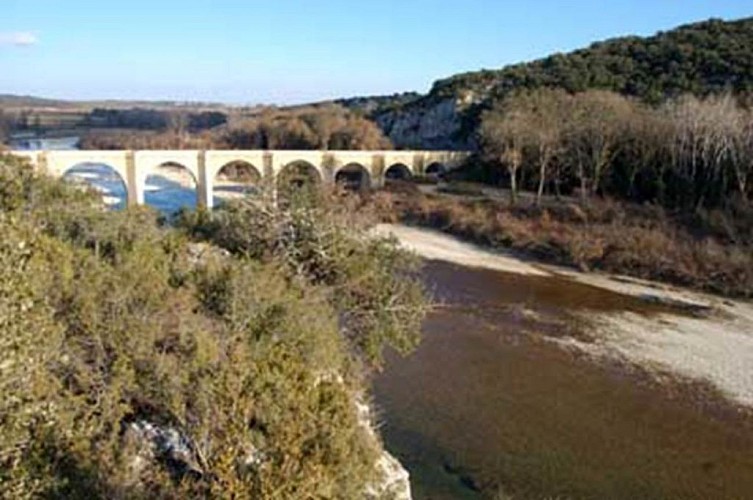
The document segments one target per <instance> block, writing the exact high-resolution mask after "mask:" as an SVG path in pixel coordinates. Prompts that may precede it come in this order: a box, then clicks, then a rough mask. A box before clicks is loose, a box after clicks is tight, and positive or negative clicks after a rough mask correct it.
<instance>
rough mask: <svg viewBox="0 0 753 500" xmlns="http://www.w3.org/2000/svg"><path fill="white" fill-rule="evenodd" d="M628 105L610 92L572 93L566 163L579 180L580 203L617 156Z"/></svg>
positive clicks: (621, 98)
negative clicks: (572, 166)
mask: <svg viewBox="0 0 753 500" xmlns="http://www.w3.org/2000/svg"><path fill="white" fill-rule="evenodd" d="M631 112H632V103H631V102H630V101H628V100H627V99H626V98H625V97H622V96H620V95H618V94H615V93H613V92H606V91H601V90H591V91H587V92H583V93H581V94H576V95H575V96H574V97H573V106H572V108H571V112H570V116H569V119H568V126H567V146H568V152H569V156H570V158H569V159H570V161H571V162H572V163H573V164H574V166H575V170H576V174H577V176H578V178H579V180H580V190H581V197H582V200H583V201H584V202H585V201H586V200H587V197H588V195H589V194H594V193H596V192H598V191H599V187H600V184H601V181H602V179H603V177H604V175H605V173H606V171H607V170H608V169H609V167H610V166H611V164H612V161H613V159H614V157H615V155H616V154H617V152H618V150H619V147H620V144H621V139H622V133H623V131H624V127H625V122H626V118H627V117H628V116H629V115H630V113H631Z"/></svg>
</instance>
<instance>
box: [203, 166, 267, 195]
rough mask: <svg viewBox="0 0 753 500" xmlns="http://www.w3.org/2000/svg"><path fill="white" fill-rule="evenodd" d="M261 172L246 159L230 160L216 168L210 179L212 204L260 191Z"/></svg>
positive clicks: (255, 193) (256, 193)
mask: <svg viewBox="0 0 753 500" xmlns="http://www.w3.org/2000/svg"><path fill="white" fill-rule="evenodd" d="M262 179H263V176H262V173H261V170H260V169H259V168H257V167H256V166H255V165H254V164H253V163H251V162H250V161H246V160H231V161H228V162H227V163H225V164H224V165H222V166H221V167H220V168H219V169H217V173H216V174H215V176H214V179H213V181H212V196H213V198H214V203H213V205H215V204H216V202H218V201H219V202H221V201H223V200H226V199H230V198H235V197H239V196H248V195H252V196H253V195H258V194H260V193H261V187H262V186H261V185H262Z"/></svg>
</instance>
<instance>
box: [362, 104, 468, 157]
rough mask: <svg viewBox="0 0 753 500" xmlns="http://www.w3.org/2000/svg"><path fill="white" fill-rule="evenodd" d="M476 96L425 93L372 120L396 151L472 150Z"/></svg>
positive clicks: (380, 113) (376, 115) (377, 115)
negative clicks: (398, 149) (397, 149)
mask: <svg viewBox="0 0 753 500" xmlns="http://www.w3.org/2000/svg"><path fill="white" fill-rule="evenodd" d="M479 97H480V96H476V95H475V94H474V93H464V94H462V95H460V96H457V95H448V96H437V95H434V94H429V95H427V96H425V97H423V98H420V99H417V100H415V101H412V102H410V103H407V104H405V105H403V106H400V107H397V108H394V109H390V110H387V111H383V112H378V113H376V114H375V115H374V119H375V120H376V122H377V123H378V124H379V126H380V127H381V128H382V130H384V132H385V134H386V135H387V136H388V137H389V138H390V140H391V141H392V143H393V144H394V146H395V147H397V148H400V149H449V150H468V149H473V148H474V143H475V141H474V134H473V131H474V129H475V126H474V120H475V119H476V117H477V116H478V113H477V109H478V104H479V103H480V101H481V100H480V99H479Z"/></svg>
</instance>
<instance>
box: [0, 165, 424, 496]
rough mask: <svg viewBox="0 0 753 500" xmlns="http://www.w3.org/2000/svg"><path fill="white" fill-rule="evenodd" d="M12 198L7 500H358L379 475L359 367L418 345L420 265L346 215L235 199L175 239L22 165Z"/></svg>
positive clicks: (4, 366)
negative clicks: (363, 412) (362, 413)
mask: <svg viewBox="0 0 753 500" xmlns="http://www.w3.org/2000/svg"><path fill="white" fill-rule="evenodd" d="M0 207H2V210H1V211H0V231H1V232H2V234H3V238H2V240H1V241H0V348H2V350H3V353H4V359H3V362H2V363H0V389H1V390H2V393H3V398H2V401H0V424H2V425H1V426H0V492H2V496H3V497H6V498H22V497H40V496H42V497H50V498H92V497H94V498H125V497H128V498H133V497H145V498H151V497H160V498H186V497H197V496H198V497H207V498H229V497H232V498H311V497H316V498H358V497H361V496H363V492H364V490H365V487H366V485H367V484H369V483H370V482H372V481H374V480H375V479H376V478H375V474H376V472H375V467H374V464H375V460H376V458H377V444H378V443H376V442H375V441H374V439H373V437H371V435H370V434H369V432H368V431H367V429H366V428H364V426H363V425H362V423H361V422H359V420H358V414H357V409H356V406H355V400H356V399H357V398H358V397H360V394H361V393H362V391H363V382H362V379H361V373H362V370H361V366H362V363H363V360H364V359H365V360H370V361H374V362H376V361H378V360H379V359H380V356H381V351H382V349H383V348H384V346H386V345H392V346H394V347H396V348H398V349H401V350H405V349H407V348H409V347H411V346H413V345H415V343H416V341H417V338H418V326H419V323H420V320H421V317H422V315H423V312H424V310H425V305H424V299H423V294H422V290H421V288H420V286H419V285H418V284H417V281H416V280H415V279H405V278H406V277H408V278H410V277H411V276H412V275H411V273H412V272H413V271H412V269H413V265H414V262H412V260H411V259H410V258H408V257H406V256H405V255H403V254H402V253H401V252H399V251H398V250H397V249H396V247H395V245H394V244H392V243H391V242H388V241H385V240H375V239H372V238H369V237H366V235H365V233H364V232H363V229H364V228H363V226H360V225H359V223H357V222H356V221H355V220H354V219H353V218H352V217H351V215H350V212H349V211H348V210H347V209H339V210H335V209H333V208H325V207H324V206H319V207H309V208H303V206H302V205H300V206H299V205H296V204H293V205H291V207H293V208H289V209H288V210H286V211H273V210H271V209H270V208H269V207H263V208H262V207H256V206H251V205H246V204H240V205H230V206H229V207H228V208H227V209H225V210H223V211H220V212H218V213H217V214H208V213H201V212H195V213H184V214H183V215H182V216H181V219H180V220H181V223H182V224H183V228H184V229H183V230H182V231H176V230H175V229H172V228H169V227H162V226H160V224H159V221H158V219H157V217H156V216H155V214H154V213H152V212H150V211H149V210H146V209H140V210H135V211H134V210H128V211H124V212H107V211H104V210H103V208H102V207H101V205H100V204H99V203H97V200H96V199H95V198H94V197H93V196H92V195H91V194H90V193H86V192H82V191H80V190H79V189H78V188H75V187H72V186H69V185H66V184H63V183H60V182H56V181H52V180H50V179H47V178H44V177H40V176H37V175H35V174H34V173H33V172H32V171H31V170H30V168H29V167H28V166H26V165H24V164H23V163H22V162H19V161H17V160H15V159H9V158H0ZM52 207H54V209H53V208H52ZM329 216H332V218H327V217H329ZM198 239H203V240H209V241H210V242H212V241H215V240H216V242H217V243H218V244H220V245H221V246H223V247H226V248H227V249H228V250H231V252H228V251H226V250H225V249H223V248H221V247H220V246H217V245H214V244H208V243H207V242H196V241H191V240H198ZM155 436H156V437H155ZM164 436H173V438H171V439H173V440H172V441H171V443H172V444H171V446H172V448H170V447H167V448H166V447H165V445H164V440H165V439H167V438H165V437H164ZM160 439H161V440H162V441H160ZM159 443H163V444H159ZM176 450H177V451H176ZM176 454H177V455H176Z"/></svg>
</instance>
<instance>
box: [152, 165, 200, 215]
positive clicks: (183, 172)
mask: <svg viewBox="0 0 753 500" xmlns="http://www.w3.org/2000/svg"><path fill="white" fill-rule="evenodd" d="M197 185H198V182H196V179H195V178H194V176H193V174H192V173H191V171H190V170H189V169H188V168H187V167H186V166H185V165H182V164H180V163H177V162H173V161H167V162H163V163H160V164H159V165H157V166H156V167H154V168H152V169H151V170H150V171H149V173H148V174H147V176H146V182H145V183H144V202H145V203H146V204H147V205H150V206H152V207H154V208H156V209H157V210H159V211H160V212H164V213H174V212H176V211H177V210H180V209H181V208H196V205H197V203H198V193H197V189H196V187H197Z"/></svg>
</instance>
